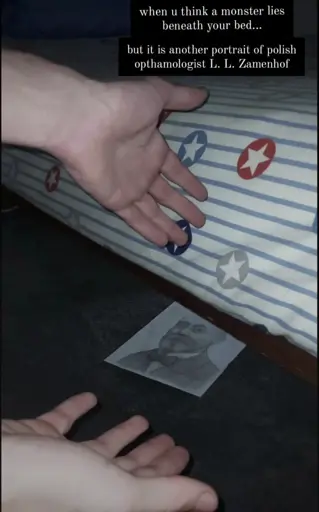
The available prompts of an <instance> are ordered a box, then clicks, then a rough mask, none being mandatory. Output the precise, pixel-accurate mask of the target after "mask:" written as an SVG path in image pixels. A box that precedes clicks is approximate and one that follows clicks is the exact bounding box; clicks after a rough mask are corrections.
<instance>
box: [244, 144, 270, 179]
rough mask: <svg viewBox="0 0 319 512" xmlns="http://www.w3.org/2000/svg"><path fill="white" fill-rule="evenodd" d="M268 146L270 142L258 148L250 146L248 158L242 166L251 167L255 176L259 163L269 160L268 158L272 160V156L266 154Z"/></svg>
mask: <svg viewBox="0 0 319 512" xmlns="http://www.w3.org/2000/svg"><path fill="white" fill-rule="evenodd" d="M267 147H268V144H265V146H263V147H262V148H260V149H258V150H256V149H251V148H248V159H247V160H246V162H245V163H244V164H243V165H242V166H241V167H240V168H241V169H245V168H247V167H249V168H250V172H251V175H252V176H253V175H254V174H255V172H256V169H257V167H258V165H259V164H261V163H263V162H267V160H270V158H269V157H268V156H266V155H265V151H266V149H267Z"/></svg>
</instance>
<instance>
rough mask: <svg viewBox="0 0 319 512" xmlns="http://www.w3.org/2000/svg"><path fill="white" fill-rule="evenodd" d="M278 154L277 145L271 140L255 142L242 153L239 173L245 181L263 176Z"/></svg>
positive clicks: (238, 164) (238, 165)
mask: <svg viewBox="0 0 319 512" xmlns="http://www.w3.org/2000/svg"><path fill="white" fill-rule="evenodd" d="M275 154H276V144H275V143H274V141H273V140H271V139H258V140H254V141H253V142H251V143H250V144H249V146H247V147H246V148H245V149H244V151H243V152H242V153H241V155H240V157H239V158H238V162H237V172H238V175H239V176H240V178H242V179H243V180H252V179H254V178H258V176H261V175H262V174H263V173H264V172H265V171H266V170H267V169H268V167H269V166H270V164H271V162H272V161H273V159H274V157H275Z"/></svg>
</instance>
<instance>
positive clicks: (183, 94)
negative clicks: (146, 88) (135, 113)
mask: <svg viewBox="0 0 319 512" xmlns="http://www.w3.org/2000/svg"><path fill="white" fill-rule="evenodd" d="M147 81H148V82H149V84H151V85H152V86H153V87H154V89H155V90H156V91H157V93H158V94H159V96H160V97H161V100H162V102H163V109H164V110H186V111H187V110H194V109H195V108H198V107H200V106H201V105H203V104H204V103H205V101H206V100H207V97H208V91H207V89H204V88H195V87H185V86H182V85H174V84H171V83H169V82H166V81H165V80H162V79H161V78H154V77H150V78H148V79H147Z"/></svg>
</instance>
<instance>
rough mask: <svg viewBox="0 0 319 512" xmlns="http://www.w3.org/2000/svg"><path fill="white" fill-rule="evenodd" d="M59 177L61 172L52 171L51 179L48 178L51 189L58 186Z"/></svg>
mask: <svg viewBox="0 0 319 512" xmlns="http://www.w3.org/2000/svg"><path fill="white" fill-rule="evenodd" d="M58 176H59V171H52V172H51V173H50V175H49V178H48V185H49V186H50V187H52V186H53V185H56V184H57V181H58Z"/></svg>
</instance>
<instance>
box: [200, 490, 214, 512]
mask: <svg viewBox="0 0 319 512" xmlns="http://www.w3.org/2000/svg"><path fill="white" fill-rule="evenodd" d="M217 505H218V501H217V498H216V496H215V495H214V494H212V493H210V492H205V493H204V494H202V495H201V496H200V498H199V500H198V502H197V504H196V511H197V512H214V511H215V510H216V508H217Z"/></svg>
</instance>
